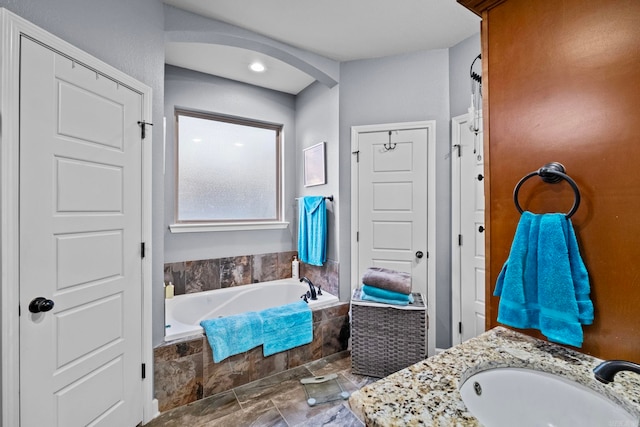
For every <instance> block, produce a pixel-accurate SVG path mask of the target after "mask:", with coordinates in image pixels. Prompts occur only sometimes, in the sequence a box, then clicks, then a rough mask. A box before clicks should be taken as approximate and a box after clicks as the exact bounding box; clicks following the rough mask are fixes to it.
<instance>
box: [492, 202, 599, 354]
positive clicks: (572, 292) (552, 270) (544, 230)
mask: <svg viewBox="0 0 640 427" xmlns="http://www.w3.org/2000/svg"><path fill="white" fill-rule="evenodd" d="M589 293H590V286H589V277H588V274H587V269H586V267H585V265H584V262H583V261H582V258H581V256H580V251H579V249H578V242H577V239H576V235H575V231H574V230H573V226H572V224H571V221H570V220H569V219H568V218H567V217H566V215H565V214H561V213H553V214H541V215H539V214H533V213H531V212H523V213H522V216H521V217H520V221H519V223H518V227H517V229H516V233H515V236H514V239H513V243H512V245H511V251H510V253H509V258H508V259H507V261H506V262H505V263H504V266H503V267H502V270H501V271H500V274H499V275H498V280H497V282H496V288H495V291H494V295H495V296H499V297H500V304H499V306H498V322H500V323H504V324H505V325H509V326H513V327H516V328H534V329H539V330H540V331H541V332H542V333H543V334H544V335H545V336H546V337H547V338H548V339H549V340H550V341H554V342H558V343H561V344H568V345H572V346H574V347H582V341H583V333H582V325H590V324H591V323H592V322H593V303H592V302H591V299H590V298H589Z"/></svg>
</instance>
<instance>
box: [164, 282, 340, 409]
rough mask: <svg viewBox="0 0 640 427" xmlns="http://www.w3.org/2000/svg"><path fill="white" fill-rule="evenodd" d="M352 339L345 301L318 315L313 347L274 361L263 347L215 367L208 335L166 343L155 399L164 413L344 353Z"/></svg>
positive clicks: (314, 319) (290, 352) (314, 316)
mask: <svg viewBox="0 0 640 427" xmlns="http://www.w3.org/2000/svg"><path fill="white" fill-rule="evenodd" d="M311 280H313V279H311ZM349 335H350V329H349V303H348V302H342V303H337V304H336V305H334V306H331V307H327V308H323V309H317V310H314V311H313V341H312V342H311V343H309V344H306V345H304V346H300V347H296V348H293V349H291V350H288V351H284V352H281V353H277V354H274V355H272V356H268V357H264V356H263V355H262V346H258V347H256V348H254V349H252V350H249V351H247V352H245V353H242V354H237V355H235V356H231V357H229V358H227V359H225V360H223V361H221V362H220V363H214V362H213V356H212V353H211V348H210V347H209V343H208V341H207V339H206V337H205V336H204V335H203V336H200V337H196V338H192V339H186V340H182V341H174V342H170V343H166V344H163V345H161V346H159V347H156V348H155V349H154V371H155V372H154V381H155V396H156V398H157V399H158V402H159V407H160V411H161V412H164V411H167V410H169V409H172V408H175V407H178V406H182V405H186V404H188V403H190V402H194V401H196V400H199V399H202V398H205V397H208V396H211V395H214V394H217V393H220V392H223V391H227V390H230V389H232V388H235V387H238V386H240V385H243V384H246V383H249V382H251V381H255V380H257V379H260V378H264V377H267V376H269V375H273V374H275V373H278V372H282V371H285V370H287V369H291V368H294V367H296V366H300V365H303V364H305V363H308V362H311V361H314V360H318V359H321V358H323V357H326V356H328V355H331V354H334V353H339V352H341V351H344V350H346V349H347V346H348V340H349Z"/></svg>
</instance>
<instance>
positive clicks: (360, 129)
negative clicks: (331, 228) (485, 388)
mask: <svg viewBox="0 0 640 427" xmlns="http://www.w3.org/2000/svg"><path fill="white" fill-rule="evenodd" d="M408 129H427V135H428V137H427V138H428V139H427V144H428V145H427V162H428V164H427V167H428V170H427V254H428V256H427V324H428V327H427V355H428V356H433V355H434V354H435V349H436V207H435V206H436V121H435V120H425V121H417V122H402V123H383V124H375V125H362V126H351V154H352V155H351V262H352V263H357V260H358V253H359V242H358V240H357V236H356V232H357V231H358V228H359V227H358V225H359V224H358V217H359V213H360V212H359V206H358V199H359V184H360V182H359V178H358V176H359V174H358V155H357V153H358V151H359V143H358V135H359V134H360V133H368V132H386V131H390V130H408ZM359 282H360V278H359V277H358V269H357V268H353V267H352V268H351V290H352V291H353V289H355V288H356V287H357V286H358V284H359ZM430 284H431V286H429V285H430Z"/></svg>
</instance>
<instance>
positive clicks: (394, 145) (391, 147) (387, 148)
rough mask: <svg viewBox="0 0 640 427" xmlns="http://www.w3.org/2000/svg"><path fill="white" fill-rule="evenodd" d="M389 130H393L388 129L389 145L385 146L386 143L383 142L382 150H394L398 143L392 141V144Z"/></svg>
mask: <svg viewBox="0 0 640 427" xmlns="http://www.w3.org/2000/svg"><path fill="white" fill-rule="evenodd" d="M391 132H393V131H389V146H388V147H387V144H383V145H382V146H383V147H384V151H391V150H395V149H396V145H398V144H397V143H394V144H392V143H391Z"/></svg>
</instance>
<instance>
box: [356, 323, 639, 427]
mask: <svg viewBox="0 0 640 427" xmlns="http://www.w3.org/2000/svg"><path fill="white" fill-rule="evenodd" d="M600 362H601V360H600V359H597V358H594V357H592V356H589V355H586V354H583V353H579V352H577V351H574V350H571V349H568V348H565V347H562V346H559V345H556V344H552V343H549V342H546V341H542V340H539V339H536V338H532V337H530V336H528V335H524V334H521V333H519V332H516V331H512V330H510V329H506V328H503V327H496V328H494V329H491V330H489V331H487V332H485V333H483V334H482V335H480V336H478V337H476V338H473V339H470V340H469V341H466V342H464V343H462V344H459V345H457V346H455V347H452V348H450V349H448V350H446V351H444V352H442V353H440V354H438V355H435V356H432V357H429V358H428V359H425V360H423V361H421V362H418V363H416V364H415V365H412V366H409V367H408V368H405V369H402V370H401V371H398V372H396V373H393V374H391V375H389V376H388V377H386V378H382V379H380V380H378V381H376V382H374V383H372V384H370V385H368V386H366V387H363V388H362V389H360V390H359V391H357V392H354V393H353V394H352V395H351V397H350V398H349V405H350V406H351V409H352V410H353V411H354V412H355V413H356V415H357V416H358V417H359V418H360V419H361V420H362V421H364V422H365V423H366V425H367V426H369V427H382V426H417V425H420V426H438V427H443V426H464V427H471V426H481V424H480V422H479V421H478V420H477V419H476V418H475V417H474V416H473V415H472V414H471V413H470V412H468V411H467V408H466V406H465V405H464V403H463V402H462V398H461V396H460V392H459V391H458V389H459V387H460V385H461V384H462V383H464V381H465V380H466V379H467V378H468V377H470V376H471V375H473V374H475V373H477V372H480V371H483V370H486V369H490V368H498V367H520V368H529V369H536V370H540V371H545V372H549V373H553V374H556V375H559V376H562V377H565V378H568V379H570V380H573V381H576V382H578V383H580V384H582V385H585V386H587V387H589V388H591V389H593V390H595V391H597V392H599V393H601V394H603V395H605V396H607V397H609V398H610V399H611V400H612V401H614V402H617V403H619V404H620V405H621V406H622V407H624V408H625V409H626V410H627V411H629V412H630V413H633V414H635V415H636V416H638V417H640V376H638V375H637V374H634V373H631V372H620V373H618V374H617V375H616V378H615V381H614V382H613V383H611V384H606V385H605V384H602V383H600V382H598V381H597V380H596V379H595V378H594V376H593V372H592V369H593V368H594V367H595V366H597V365H598V363H600Z"/></svg>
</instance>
